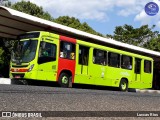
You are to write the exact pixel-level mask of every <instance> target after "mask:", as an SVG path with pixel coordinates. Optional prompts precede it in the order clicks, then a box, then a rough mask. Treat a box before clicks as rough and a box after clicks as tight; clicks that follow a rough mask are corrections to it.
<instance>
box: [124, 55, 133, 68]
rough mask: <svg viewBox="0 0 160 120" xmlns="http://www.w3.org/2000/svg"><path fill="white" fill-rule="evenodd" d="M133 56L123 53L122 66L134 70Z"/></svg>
mask: <svg viewBox="0 0 160 120" xmlns="http://www.w3.org/2000/svg"><path fill="white" fill-rule="evenodd" d="M132 66H133V65H132V57H130V56H126V55H122V56H121V68H123V69H128V70H132Z"/></svg>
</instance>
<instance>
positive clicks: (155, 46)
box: [144, 35, 160, 52]
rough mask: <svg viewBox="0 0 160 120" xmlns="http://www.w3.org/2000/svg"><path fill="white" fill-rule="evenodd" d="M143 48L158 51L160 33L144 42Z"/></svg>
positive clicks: (159, 47)
mask: <svg viewBox="0 0 160 120" xmlns="http://www.w3.org/2000/svg"><path fill="white" fill-rule="evenodd" d="M144 47H145V48H148V49H150V50H154V51H159V52H160V35H159V36H158V37H157V38H153V39H151V40H150V41H148V42H147V43H145V44H144Z"/></svg>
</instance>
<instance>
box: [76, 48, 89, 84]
mask: <svg viewBox="0 0 160 120" xmlns="http://www.w3.org/2000/svg"><path fill="white" fill-rule="evenodd" d="M77 47H78V48H77V49H78V50H77V51H78V56H77V60H78V61H77V62H76V76H75V83H82V84H91V83H90V81H89V75H88V65H89V50H90V48H89V47H86V46H82V45H78V46H77Z"/></svg>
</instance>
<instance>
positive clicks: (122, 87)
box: [119, 79, 128, 92]
mask: <svg viewBox="0 0 160 120" xmlns="http://www.w3.org/2000/svg"><path fill="white" fill-rule="evenodd" d="M119 89H120V91H123V92H125V91H128V82H127V80H125V79H122V80H121V82H120V84H119Z"/></svg>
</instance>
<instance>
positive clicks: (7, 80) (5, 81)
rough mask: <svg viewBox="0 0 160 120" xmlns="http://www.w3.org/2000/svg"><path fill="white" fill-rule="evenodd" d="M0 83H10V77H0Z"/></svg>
mask: <svg viewBox="0 0 160 120" xmlns="http://www.w3.org/2000/svg"><path fill="white" fill-rule="evenodd" d="M0 84H11V79H10V78H0Z"/></svg>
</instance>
